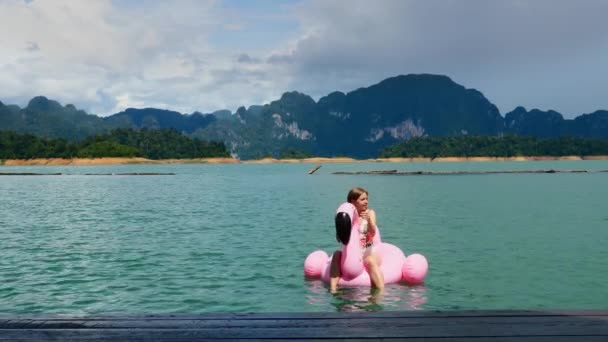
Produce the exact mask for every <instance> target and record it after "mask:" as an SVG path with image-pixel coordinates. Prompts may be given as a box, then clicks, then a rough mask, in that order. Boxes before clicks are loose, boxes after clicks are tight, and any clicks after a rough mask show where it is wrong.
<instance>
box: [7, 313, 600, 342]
mask: <svg viewBox="0 0 608 342" xmlns="http://www.w3.org/2000/svg"><path fill="white" fill-rule="evenodd" d="M244 339H246V340H269V339H271V340H287V339H299V340H348V341H359V340H360V341H363V340H365V341H369V340H379V339H381V340H391V341H492V342H497V341H505V342H506V341H531V342H532V341H534V342H538V341H547V342H548V341H608V311H445V312H440V311H407V312H377V313H373V312H369V313H365V312H362V313H301V314H200V315H141V316H84V317H77V316H73V317H68V316H6V315H4V316H0V341H41V340H42V341H45V340H68V341H83V340H85V341H99V340H111V341H117V340H130V341H133V340H139V341H193V340H244Z"/></svg>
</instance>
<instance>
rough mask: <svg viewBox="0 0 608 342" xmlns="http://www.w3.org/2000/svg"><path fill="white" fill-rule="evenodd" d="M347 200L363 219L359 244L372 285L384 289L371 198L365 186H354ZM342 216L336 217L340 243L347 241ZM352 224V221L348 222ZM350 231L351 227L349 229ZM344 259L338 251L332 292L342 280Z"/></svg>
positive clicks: (331, 271) (332, 263) (331, 278)
mask: <svg viewBox="0 0 608 342" xmlns="http://www.w3.org/2000/svg"><path fill="white" fill-rule="evenodd" d="M346 200H347V201H348V202H349V203H351V204H352V205H354V206H355V208H356V209H357V213H358V214H359V220H361V222H360V224H359V226H360V228H359V229H360V230H361V241H359V245H360V246H361V249H362V251H363V265H365V268H366V269H367V272H368V273H369V276H370V279H371V281H372V284H371V285H372V287H376V288H378V289H380V290H382V289H384V275H383V274H382V271H381V270H380V264H381V263H382V259H381V258H380V256H379V255H378V254H377V253H375V252H374V238H375V237H376V236H377V235H378V234H376V232H377V231H378V226H377V224H376V212H375V211H374V210H372V209H370V208H369V207H368V204H369V199H368V192H367V190H365V189H364V188H360V187H357V188H353V189H351V190H350V191H349V192H348V195H347V197H346ZM340 220H341V218H340V217H336V239H337V240H338V242H340V243H343V244H344V243H345V236H344V234H343V233H342V232H343V231H344V230H343V228H342V227H341V226H342V223H341V221H340ZM347 224H348V225H350V222H348V223H347ZM347 230H348V231H350V228H348V229H347ZM341 259H342V252H341V251H336V252H334V255H333V257H332V260H331V268H330V273H331V276H330V282H329V290H330V292H331V293H335V292H336V289H337V287H338V281H339V280H340V273H341V272H340V263H341Z"/></svg>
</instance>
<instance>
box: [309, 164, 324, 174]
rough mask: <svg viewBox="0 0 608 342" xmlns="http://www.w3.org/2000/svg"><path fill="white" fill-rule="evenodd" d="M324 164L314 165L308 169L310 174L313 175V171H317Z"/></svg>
mask: <svg viewBox="0 0 608 342" xmlns="http://www.w3.org/2000/svg"><path fill="white" fill-rule="evenodd" d="M321 166H322V165H317V166H315V167H313V168H312V169H310V170H308V174H309V175H312V174H313V173H315V172H317V170H318V169H320V168H321Z"/></svg>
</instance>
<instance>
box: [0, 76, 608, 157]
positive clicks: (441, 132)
mask: <svg viewBox="0 0 608 342" xmlns="http://www.w3.org/2000/svg"><path fill="white" fill-rule="evenodd" d="M114 128H137V129H139V128H149V129H155V128H174V129H177V130H178V131H180V132H182V133H184V134H187V135H191V136H194V137H197V138H201V139H204V140H215V141H222V142H224V143H225V144H226V146H227V147H228V148H229V149H230V150H231V151H232V152H233V153H234V155H237V156H239V157H240V158H243V159H251V158H263V157H281V156H282V154H283V153H284V152H285V151H287V150H289V151H292V152H294V151H295V152H298V151H301V152H304V153H305V154H309V155H317V156H326V157H333V156H350V157H357V158H368V157H375V156H377V155H378V153H379V151H381V150H382V149H384V148H385V147H387V146H389V145H393V144H395V143H397V142H401V141H404V140H408V139H410V138H412V137H420V136H459V135H490V136H495V135H500V134H503V133H512V134H519V135H529V136H535V137H547V138H549V137H558V136H564V135H568V136H577V137H595V138H608V111H605V110H599V111H596V112H594V113H590V114H583V115H581V116H579V117H577V118H575V119H572V120H567V119H564V118H563V116H562V115H561V114H560V113H558V112H555V111H540V110H537V109H533V110H530V111H528V110H526V109H525V108H523V107H517V108H516V109H515V110H513V111H512V112H510V113H507V114H506V116H505V117H504V118H503V117H502V116H501V115H500V113H499V111H498V109H497V108H496V106H494V105H493V104H492V103H490V101H488V100H487V99H486V98H485V97H484V96H483V94H482V93H480V92H479V91H477V90H474V89H467V88H465V87H464V86H462V85H459V84H457V83H455V82H453V81H452V80H451V79H450V78H449V77H447V76H441V75H428V74H421V75H405V76H403V75H402V76H397V77H392V78H388V79H386V80H383V81H382V82H380V83H378V84H375V85H372V86H370V87H367V88H360V89H357V90H354V91H352V92H349V93H342V92H338V91H336V92H333V93H330V94H328V95H327V96H324V97H322V98H320V99H319V101H318V102H315V101H314V100H313V99H312V98H311V97H310V96H308V95H306V94H302V93H299V92H297V91H292V92H287V93H284V94H283V96H281V98H280V99H278V100H276V101H273V102H271V103H269V104H266V105H263V106H260V105H252V106H250V107H249V108H245V107H241V108H239V109H238V110H237V111H236V112H235V113H234V114H232V113H230V111H227V110H220V111H216V112H214V113H212V114H201V113H198V112H195V113H193V114H188V115H185V114H181V113H178V112H174V111H169V110H161V109H155V108H146V109H127V110H125V111H124V112H120V113H117V114H114V115H112V116H109V117H107V118H100V117H97V116H95V115H89V114H87V113H85V112H84V111H82V110H78V109H76V108H75V107H74V106H73V105H66V106H61V105H60V104H59V103H57V102H55V101H52V100H49V99H47V98H45V97H42V96H39V97H35V98H33V99H32V100H31V101H30V103H29V104H28V106H27V107H26V108H23V109H21V108H19V107H17V106H7V105H4V104H2V103H1V102H0V130H14V131H17V132H25V133H33V134H36V135H39V136H44V137H53V138H66V139H71V140H78V139H82V138H84V137H86V136H89V135H92V134H97V133H103V132H106V131H108V130H111V129H114Z"/></svg>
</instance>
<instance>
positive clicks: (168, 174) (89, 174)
mask: <svg viewBox="0 0 608 342" xmlns="http://www.w3.org/2000/svg"><path fill="white" fill-rule="evenodd" d="M0 176H175V173H173V172H168V173H161V172H125V173H84V174H77V173H61V172H58V173H33V172H0Z"/></svg>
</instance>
